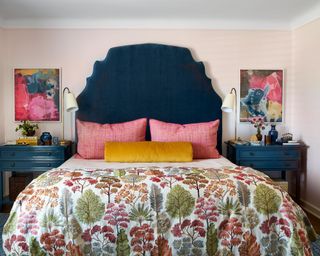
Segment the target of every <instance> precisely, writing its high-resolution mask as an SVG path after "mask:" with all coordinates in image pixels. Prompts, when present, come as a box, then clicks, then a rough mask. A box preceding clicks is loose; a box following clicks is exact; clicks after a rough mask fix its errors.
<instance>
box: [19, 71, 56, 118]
mask: <svg viewBox="0 0 320 256" xmlns="http://www.w3.org/2000/svg"><path fill="white" fill-rule="evenodd" d="M14 98H15V121H22V120H30V121H36V122H41V121H60V69H58V68H43V69H42V68H38V69H29V68H23V69H21V68H19V69H18V68H17V69H14Z"/></svg>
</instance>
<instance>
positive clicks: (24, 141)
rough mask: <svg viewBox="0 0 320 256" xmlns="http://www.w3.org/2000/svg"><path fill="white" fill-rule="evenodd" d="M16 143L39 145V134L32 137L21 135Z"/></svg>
mask: <svg viewBox="0 0 320 256" xmlns="http://www.w3.org/2000/svg"><path fill="white" fill-rule="evenodd" d="M16 143H17V144H18V145H32V146H34V145H38V137H37V136H32V137H27V136H25V137H19V138H18V139H17V140H16Z"/></svg>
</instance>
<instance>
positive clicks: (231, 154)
mask: <svg viewBox="0 0 320 256" xmlns="http://www.w3.org/2000/svg"><path fill="white" fill-rule="evenodd" d="M226 144H227V158H228V159H229V160H230V161H231V162H233V163H235V164H236V165H240V166H248V167H252V168H254V169H256V170H259V171H262V172H263V171H268V172H272V171H277V172H281V176H282V179H284V180H285V179H286V172H287V171H295V174H296V201H297V202H299V200H300V175H301V169H302V153H303V152H304V151H305V150H306V146H305V145H294V146H293V145H292V146H282V145H270V146H244V145H237V144H233V143H230V142H226Z"/></svg>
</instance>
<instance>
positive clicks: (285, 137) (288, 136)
mask: <svg viewBox="0 0 320 256" xmlns="http://www.w3.org/2000/svg"><path fill="white" fill-rule="evenodd" d="M292 138H293V136H292V133H289V132H287V133H284V134H282V137H281V142H282V143H287V142H288V141H291V140H292Z"/></svg>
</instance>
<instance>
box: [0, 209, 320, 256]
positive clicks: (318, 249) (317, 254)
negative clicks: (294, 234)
mask: <svg viewBox="0 0 320 256" xmlns="http://www.w3.org/2000/svg"><path fill="white" fill-rule="evenodd" d="M8 217H9V214H8V213H0V234H1V236H0V245H1V246H0V255H1V256H2V255H5V254H4V251H3V249H2V229H3V226H4V224H5V222H6V221H7V218H8ZM312 252H313V255H314V256H320V236H319V237H318V240H317V241H315V242H314V243H312Z"/></svg>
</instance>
